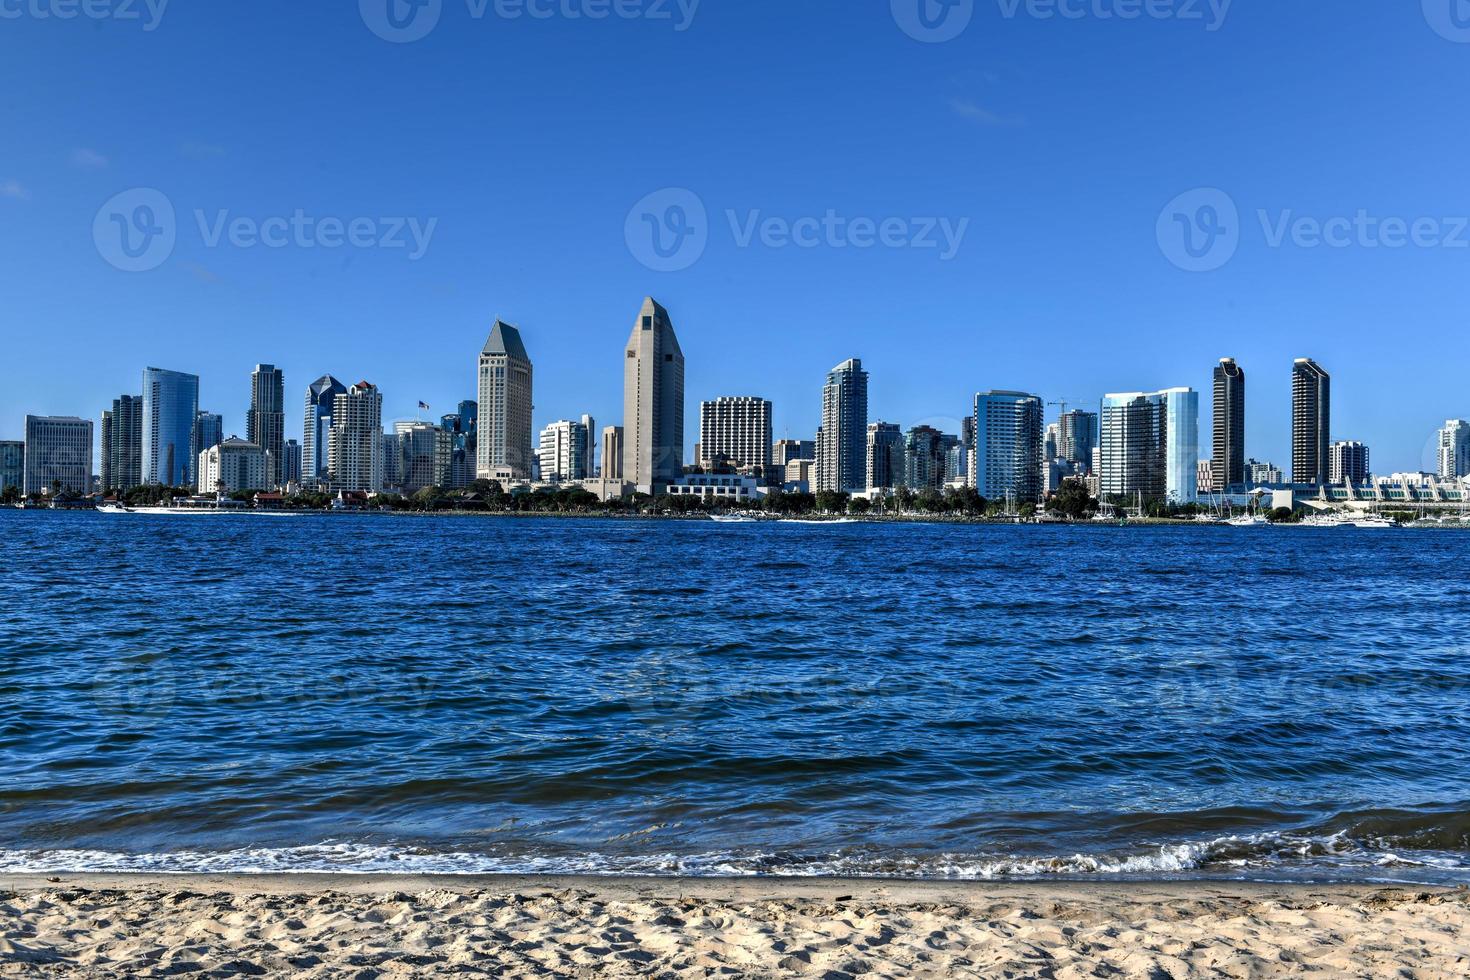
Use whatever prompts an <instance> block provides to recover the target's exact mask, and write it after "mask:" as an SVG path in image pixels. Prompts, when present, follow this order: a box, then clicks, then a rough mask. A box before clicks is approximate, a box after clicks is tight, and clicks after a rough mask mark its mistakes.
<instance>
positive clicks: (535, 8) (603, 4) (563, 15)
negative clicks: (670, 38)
mask: <svg viewBox="0 0 1470 980" xmlns="http://www.w3.org/2000/svg"><path fill="white" fill-rule="evenodd" d="M0 2H5V0H0ZM444 2H445V0H358V4H357V6H358V12H359V13H360V14H361V15H362V22H363V23H364V24H366V25H367V28H368V30H370V31H372V32H373V33H374V34H376V35H377V36H378V37H380V38H382V39H383V40H385V41H390V42H392V43H394V44H409V43H412V42H414V41H421V40H423V39H424V38H426V37H428V36H429V35H430V34H431V33H433V31H434V28H436V27H438V26H439V21H440V20H441V19H442V18H443V16H444ZM701 2H702V0H464V5H465V13H466V15H467V16H468V17H469V19H470V20H472V21H482V20H485V19H486V18H487V17H495V18H496V19H499V20H508V21H516V20H573V21H582V20H592V21H600V20H646V21H654V22H660V21H663V22H668V23H670V24H671V25H672V26H673V28H674V30H675V31H680V32H682V31H687V30H689V28H690V27H692V26H693V24H694V17H695V15H696V14H698V13H699V5H700V3H701Z"/></svg>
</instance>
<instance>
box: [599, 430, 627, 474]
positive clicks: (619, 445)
mask: <svg viewBox="0 0 1470 980" xmlns="http://www.w3.org/2000/svg"><path fill="white" fill-rule="evenodd" d="M598 475H600V476H601V477H602V478H603V479H604V480H621V479H622V478H623V427H622V426H621V425H610V426H608V427H607V428H605V429H603V430H602V469H601V470H600V471H599V474H598Z"/></svg>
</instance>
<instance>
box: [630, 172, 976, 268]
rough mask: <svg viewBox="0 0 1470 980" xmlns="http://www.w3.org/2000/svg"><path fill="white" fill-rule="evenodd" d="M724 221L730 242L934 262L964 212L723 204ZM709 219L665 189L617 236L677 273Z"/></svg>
mask: <svg viewBox="0 0 1470 980" xmlns="http://www.w3.org/2000/svg"><path fill="white" fill-rule="evenodd" d="M724 219H725V223H726V224H727V225H728V227H729V231H730V238H731V241H732V242H733V243H734V245H735V247H736V248H751V247H754V246H760V247H761V248H769V249H785V248H799V249H817V248H831V249H847V248H853V249H870V248H889V249H933V250H935V251H937V252H938V253H939V255H938V257H939V259H940V261H943V262H948V261H950V260H951V259H953V258H954V257H955V256H956V255H958V254H959V251H960V248H961V246H962V245H963V244H964V240H965V235H966V233H967V232H968V231H969V229H970V219H969V218H955V219H952V218H941V217H896V216H895V217H884V218H873V217H867V216H849V215H844V214H841V213H840V212H838V211H837V210H836V209H834V208H828V209H827V210H826V211H825V212H824V213H822V214H821V215H804V216H799V217H795V218H792V217H786V216H778V215H767V214H765V213H764V212H763V211H761V210H760V209H758V208H757V209H751V210H745V211H740V210H736V209H733V208H731V209H727V210H726V211H725V212H724ZM713 229H714V223H713V222H711V220H710V218H709V212H708V209H706V207H705V205H704V201H703V200H701V199H700V197H699V195H698V194H695V193H694V192H693V191H691V190H688V189H687V188H683V187H670V188H665V189H664V190H661V191H655V192H654V193H652V194H649V195H648V196H647V197H644V198H643V199H642V200H640V201H639V202H638V203H637V204H635V205H633V209H632V210H631V211H629V212H628V217H627V220H626V221H625V222H624V225H623V236H624V240H625V241H626V242H627V245H628V251H629V252H631V253H632V255H633V257H634V258H635V259H637V260H638V261H639V262H641V263H643V265H645V266H647V267H648V268H649V269H652V270H653V271H655V272H681V271H683V270H684V269H687V268H689V267H690V266H692V265H694V263H696V262H698V261H699V260H700V258H701V257H703V255H704V252H705V249H706V248H708V247H709V242H710V237H711V235H712V232H713Z"/></svg>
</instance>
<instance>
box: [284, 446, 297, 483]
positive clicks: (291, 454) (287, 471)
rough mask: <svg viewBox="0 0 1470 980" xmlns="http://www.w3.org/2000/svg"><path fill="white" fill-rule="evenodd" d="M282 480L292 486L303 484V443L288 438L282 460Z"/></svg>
mask: <svg viewBox="0 0 1470 980" xmlns="http://www.w3.org/2000/svg"><path fill="white" fill-rule="evenodd" d="M281 482H282V483H284V484H286V485H287V486H291V487H299V486H300V485H301V443H299V442H297V441H296V440H295V439H287V440H286V444H285V455H284V456H283V457H282V462H281Z"/></svg>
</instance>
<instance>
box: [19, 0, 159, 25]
mask: <svg viewBox="0 0 1470 980" xmlns="http://www.w3.org/2000/svg"><path fill="white" fill-rule="evenodd" d="M168 4H169V0H0V20H76V19H77V18H78V17H82V18H85V19H87V20H116V21H123V22H137V23H141V24H142V25H143V30H144V31H156V30H158V25H159V24H162V23H163V15H164V13H165V12H167V10H168Z"/></svg>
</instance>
